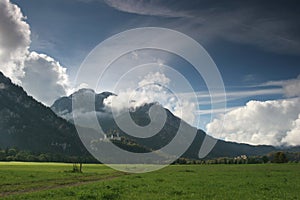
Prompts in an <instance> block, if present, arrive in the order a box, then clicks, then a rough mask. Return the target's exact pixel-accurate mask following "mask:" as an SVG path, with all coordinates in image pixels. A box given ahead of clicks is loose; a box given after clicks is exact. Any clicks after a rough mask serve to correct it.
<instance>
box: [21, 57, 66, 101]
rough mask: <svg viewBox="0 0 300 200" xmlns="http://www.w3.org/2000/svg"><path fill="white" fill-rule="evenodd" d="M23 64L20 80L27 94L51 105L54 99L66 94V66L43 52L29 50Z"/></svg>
mask: <svg viewBox="0 0 300 200" xmlns="http://www.w3.org/2000/svg"><path fill="white" fill-rule="evenodd" d="M24 66H25V67H24V73H25V74H24V76H23V77H22V78H21V79H20V80H21V82H22V86H23V88H24V89H25V90H26V91H27V93H28V94H29V95H32V96H34V97H35V98H36V99H37V100H39V101H41V102H43V103H45V104H46V105H51V104H52V103H53V102H54V101H55V100H56V99H58V98H59V97H61V96H64V95H66V91H67V89H68V85H69V81H68V76H67V74H66V68H64V67H62V66H61V65H60V64H59V62H57V61H55V60H54V59H53V58H51V57H49V56H47V55H45V54H38V53H36V52H31V53H30V54H29V56H28V57H27V58H26V60H25V64H24ZM37 83H38V84H37Z"/></svg>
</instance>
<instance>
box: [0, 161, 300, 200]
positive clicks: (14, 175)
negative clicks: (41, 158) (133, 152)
mask: <svg viewBox="0 0 300 200" xmlns="http://www.w3.org/2000/svg"><path fill="white" fill-rule="evenodd" d="M70 170H72V164H57V163H17V162H14V163H0V180H1V181H0V198H1V199H111V200H113V199H149V200H150V199H151V200H152V199H256V200H259V199H300V164H265V165H263V164H259V165H173V166H169V167H166V168H164V169H162V170H159V171H156V172H151V173H146V174H125V173H122V172H118V171H115V170H112V169H110V168H108V167H106V166H104V165H94V164H89V165H88V164H84V165H83V173H82V174H80V173H71V172H70Z"/></svg>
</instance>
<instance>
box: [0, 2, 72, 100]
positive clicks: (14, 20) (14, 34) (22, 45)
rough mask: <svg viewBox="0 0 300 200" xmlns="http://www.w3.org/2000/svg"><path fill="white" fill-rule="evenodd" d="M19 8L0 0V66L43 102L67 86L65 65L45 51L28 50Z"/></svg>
mask: <svg viewBox="0 0 300 200" xmlns="http://www.w3.org/2000/svg"><path fill="white" fill-rule="evenodd" d="M25 20H26V17H25V16H24V15H23V13H22V12H21V9H20V8H19V7H18V6H17V5H15V4H12V3H11V2H10V1H9V0H2V1H0V70H1V71H2V72H3V73H4V74H5V75H6V76H8V77H9V78H11V79H12V81H13V82H14V83H17V84H19V85H21V86H22V87H24V89H25V91H26V92H28V93H29V94H30V95H32V96H33V97H34V98H36V99H37V100H38V101H41V102H42V103H44V104H46V105H50V104H51V103H53V101H54V100H55V99H56V98H58V97H60V96H62V95H65V94H66V92H67V90H68V75H67V73H66V69H65V68H64V67H62V66H61V65H60V64H59V63H58V62H57V61H55V60H54V59H53V58H51V57H50V56H48V55H45V54H39V53H36V52H30V51H29V48H30V44H31V40H30V33H31V32H30V26H29V24H28V23H27V22H26V21H25Z"/></svg>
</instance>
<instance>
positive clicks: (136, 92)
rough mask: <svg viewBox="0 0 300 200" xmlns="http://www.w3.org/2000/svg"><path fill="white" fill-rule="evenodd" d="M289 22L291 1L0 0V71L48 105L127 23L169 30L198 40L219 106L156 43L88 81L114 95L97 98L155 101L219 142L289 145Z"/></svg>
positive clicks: (299, 125) (298, 119) (293, 86)
mask: <svg viewBox="0 0 300 200" xmlns="http://www.w3.org/2000/svg"><path fill="white" fill-rule="evenodd" d="M299 25H300V5H299V3H298V2H297V1H268V0H266V1H263V2H262V1H255V0H254V1H251V2H245V1H202V0H196V1H186V0H164V1H162V0H51V1H49V0H48V1H47V0H27V1H22V0H10V1H9V0H1V2H0V71H2V72H3V73H4V74H5V75H6V76H8V77H10V78H11V79H12V80H13V81H14V82H15V83H17V84H19V85H21V86H22V87H23V88H24V89H25V91H26V92H27V93H28V94H30V95H32V96H33V97H34V98H36V99H37V100H38V101H40V102H42V103H44V104H45V105H47V106H50V105H51V104H52V103H53V102H54V101H55V100H56V99H57V98H59V97H61V96H65V95H69V94H71V93H72V92H74V91H76V90H77V89H78V88H80V87H84V86H86V87H88V85H84V83H78V82H76V75H77V73H78V71H79V69H80V66H81V65H82V63H83V62H84V60H85V59H86V57H87V56H88V55H89V54H90V52H91V51H92V50H93V49H94V48H95V47H96V46H97V45H98V44H99V43H101V42H103V41H105V40H107V39H108V38H110V37H112V36H113V35H115V34H118V33H121V32H123V31H127V30H129V29H134V28H143V27H160V28H167V29H171V30H175V31H179V32H180V33H183V34H185V35H187V36H189V37H190V38H192V39H194V40H195V41H197V42H198V43H199V44H201V45H202V46H203V48H204V49H205V50H206V52H207V53H208V55H209V56H210V57H211V59H212V60H213V61H214V63H215V65H216V66H217V69H218V70H219V72H220V75H221V78H222V80H223V83H224V88H225V91H226V99H227V100H226V101H224V99H222V98H219V99H217V100H219V101H220V102H219V103H220V104H219V105H224V104H226V110H224V109H222V108H221V107H220V109H217V108H216V109H214V110H212V109H211V102H210V101H211V95H210V93H209V91H208V86H207V85H206V83H205V81H204V80H205V78H204V77H202V76H201V75H197V73H196V71H195V70H194V69H193V66H192V65H191V64H190V63H189V62H187V61H186V60H185V59H183V58H181V57H180V56H178V55H174V54H172V53H170V52H166V51H162V50H157V49H156V50H153V49H142V50H137V51H133V52H130V53H127V54H126V55H123V56H120V58H119V59H118V60H116V61H115V62H113V63H112V64H111V66H110V68H109V70H108V71H107V72H106V74H105V75H104V77H103V78H102V79H101V81H100V84H99V85H98V86H97V87H96V88H95V89H96V91H97V92H102V91H106V90H110V91H111V90H114V89H115V91H113V92H116V93H117V94H118V97H111V98H110V99H108V100H107V105H110V106H111V105H113V104H111V101H113V100H114V102H115V103H114V105H115V107H116V109H120V108H122V107H124V106H125V102H124V99H126V98H129V97H131V98H132V96H134V98H135V102H136V105H140V104H142V103H144V102H146V101H158V102H160V103H161V104H162V105H163V106H165V107H166V108H168V109H170V110H171V111H172V112H173V113H174V114H175V115H177V116H179V117H181V118H183V119H184V120H186V121H187V122H189V123H190V124H192V125H194V126H197V127H199V128H201V129H204V130H205V131H206V132H207V133H208V134H210V135H212V136H214V137H217V138H220V139H224V140H228V141H236V142H245V143H249V144H271V145H276V146H284V145H292V146H295V145H300V106H299V102H300V26H299ZM137 37H138V38H142V39H143V35H141V36H137ZM154 37H155V36H154ZM175 42H176V41H169V40H168V39H166V40H165V41H163V42H162V44H165V45H169V44H172V43H175ZM177 43H178V41H177ZM177 43H176V44H177ZM145 64H146V65H145ZM140 65H143V66H142V67H141V68H134V69H133V67H134V66H140ZM120 66H122V68H121V67H120ZM131 69H132V70H131ZM174 70H176V71H177V72H175V71H174ZM128 71H130V72H131V75H128V76H125V75H127V72H128ZM124 74H125V75H124ZM180 75H182V76H183V77H184V79H182V80H181V79H180V78H182V76H180ZM120 80H121V81H120ZM179 80H180V81H179ZM186 80H188V82H189V84H190V85H191V88H192V92H193V95H194V96H196V97H195V98H191V92H190V91H189V90H188V89H191V88H190V87H188V84H187V85H185V83H184V84H181V81H183V82H184V81H186ZM116 82H117V83H119V82H120V84H119V85H117V87H116V85H115V83H116ZM183 82H182V83H183ZM151 83H156V84H154V85H151ZM149 84H150V85H149ZM183 86H185V87H183ZM139 87H140V88H139ZM170 91H171V92H170ZM174 91H176V92H175V93H176V95H177V96H176V95H174V94H173V93H174ZM172 92H173V93H172ZM193 95H192V96H193ZM220 95H221V94H220ZM221 96H222V95H221ZM177 98H182V100H181V101H180V103H179V102H178V101H177Z"/></svg>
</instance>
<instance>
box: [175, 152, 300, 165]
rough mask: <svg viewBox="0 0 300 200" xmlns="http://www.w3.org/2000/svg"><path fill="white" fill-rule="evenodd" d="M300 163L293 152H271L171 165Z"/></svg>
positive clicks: (185, 161)
mask: <svg viewBox="0 0 300 200" xmlns="http://www.w3.org/2000/svg"><path fill="white" fill-rule="evenodd" d="M287 162H295V163H296V162H300V153H299V152H298V153H295V152H283V151H278V152H272V153H269V154H267V155H264V156H249V157H247V156H245V155H241V156H237V157H233V158H230V157H221V158H214V159H206V160H191V159H187V158H179V159H177V160H176V161H175V162H174V163H173V164H263V163H287Z"/></svg>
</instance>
